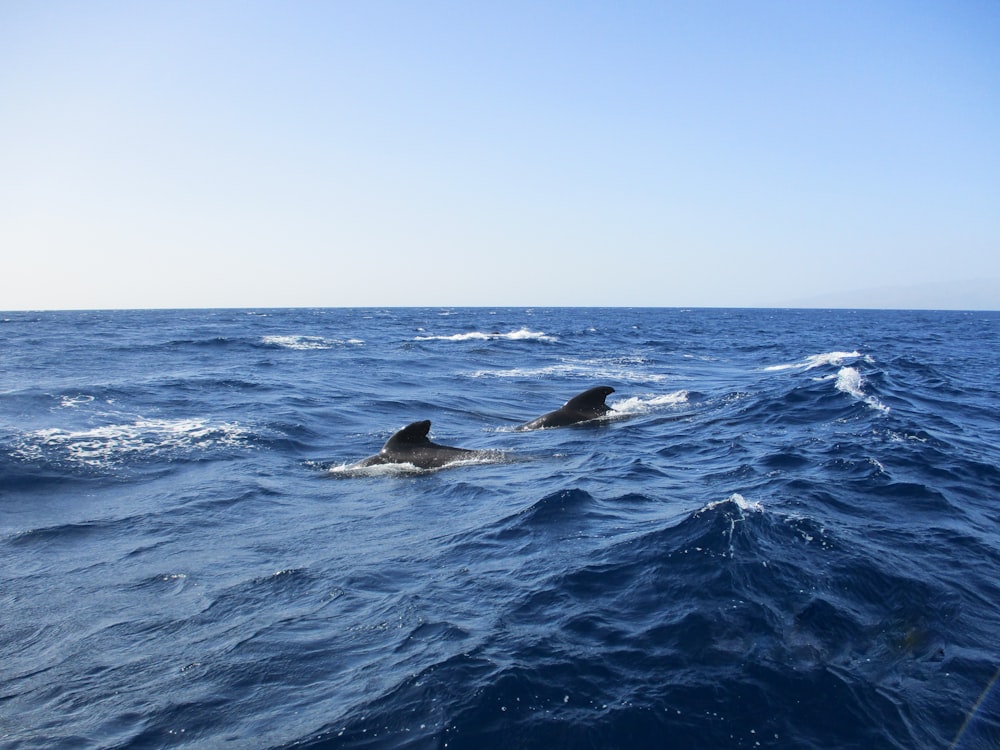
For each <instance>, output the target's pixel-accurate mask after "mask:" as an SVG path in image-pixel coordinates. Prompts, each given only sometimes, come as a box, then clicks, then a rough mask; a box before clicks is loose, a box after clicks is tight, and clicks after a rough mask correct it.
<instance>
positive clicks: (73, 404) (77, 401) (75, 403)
mask: <svg viewBox="0 0 1000 750" xmlns="http://www.w3.org/2000/svg"><path fill="white" fill-rule="evenodd" d="M60 398H61V399H62V401H61V402H60V404H59V406H60V407H62V408H63V409H76V408H77V407H79V406H80V405H81V404H89V403H90V402H91V401H93V400H94V397H93V396H88V395H87V394H85V393H78V394H77V395H75V396H60Z"/></svg>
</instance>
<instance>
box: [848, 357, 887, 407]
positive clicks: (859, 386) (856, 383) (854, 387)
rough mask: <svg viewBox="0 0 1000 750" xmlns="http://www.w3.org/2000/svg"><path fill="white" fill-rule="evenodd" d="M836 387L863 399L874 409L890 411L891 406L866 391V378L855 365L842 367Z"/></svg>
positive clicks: (860, 399)
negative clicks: (864, 378)
mask: <svg viewBox="0 0 1000 750" xmlns="http://www.w3.org/2000/svg"><path fill="white" fill-rule="evenodd" d="M835 387H836V389H837V390H838V391H840V392H841V393H846V394H848V395H850V396H853V397H854V398H856V399H858V400H859V401H863V402H864V403H866V404H867V405H868V406H870V407H871V408H872V409H876V410H877V411H880V412H882V413H883V414H885V413H888V411H889V407H888V406H886V405H885V404H883V403H882V402H881V401H879V400H878V399H877V398H876V397H875V396H869V395H868V394H866V393H865V391H864V380H863V378H862V377H861V373H860V372H858V371H857V370H856V369H855V368H853V367H841V368H840V370H839V371H838V372H837V383H836V386H835Z"/></svg>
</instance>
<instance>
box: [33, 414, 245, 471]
mask: <svg viewBox="0 0 1000 750" xmlns="http://www.w3.org/2000/svg"><path fill="white" fill-rule="evenodd" d="M249 436H250V433H249V431H248V430H246V429H245V428H243V427H241V426H240V425H239V424H237V423H235V422H223V423H212V422H210V421H209V420H206V419H138V420H136V421H134V422H130V423H128V424H111V425H104V426H102V427H94V428H91V429H86V430H76V431H74V430H63V429H59V428H49V429H42V430H34V431H32V432H27V433H25V434H24V435H22V436H21V438H20V439H19V441H18V443H19V444H18V446H17V447H16V449H15V451H14V454H15V455H16V456H18V457H19V458H22V459H25V460H29V461H31V460H39V459H43V458H45V457H47V456H52V454H53V453H55V455H56V457H58V458H62V459H64V460H67V461H70V462H71V463H76V464H82V465H86V466H111V465H115V464H119V463H121V462H122V461H125V460H127V459H129V458H134V457H144V456H146V457H148V456H155V455H157V454H160V453H162V452H168V451H174V450H182V451H190V450H206V449H211V448H218V447H233V446H244V445H246V442H247V439H248V438H249Z"/></svg>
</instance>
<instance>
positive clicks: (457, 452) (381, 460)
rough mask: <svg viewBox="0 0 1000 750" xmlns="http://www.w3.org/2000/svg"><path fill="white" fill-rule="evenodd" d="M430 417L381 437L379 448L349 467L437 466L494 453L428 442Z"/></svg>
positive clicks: (430, 467)
mask: <svg viewBox="0 0 1000 750" xmlns="http://www.w3.org/2000/svg"><path fill="white" fill-rule="evenodd" d="M430 429H431V421H430V420H429V419H425V420H423V421H421V422H414V423H413V424H408V425H406V427H404V428H403V429H401V430H399V431H398V432H396V433H395V434H393V436H392V437H390V438H389V439H388V440H386V441H385V445H383V446H382V450H380V451H379V452H378V453H376V454H375V455H374V456H369V457H368V458H364V459H362V460H360V461H358V462H357V463H355V464H352V465H351V467H350V468H359V469H360V468H364V467H366V466H379V465H381V464H412V465H413V466H416V467H417V468H418V469H437V468H439V467H441V466H444V465H446V464H451V463H455V462H456V461H467V460H469V459H475V458H482V457H485V456H491V455H495V453H496V452H495V451H476V450H468V449H466V448H452V447H450V446H447V445H438V444H437V443H432V442H431V441H430V440H429V439H428V438H427V433H428V432H430Z"/></svg>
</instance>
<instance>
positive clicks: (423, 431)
mask: <svg viewBox="0 0 1000 750" xmlns="http://www.w3.org/2000/svg"><path fill="white" fill-rule="evenodd" d="M430 431H431V420H429V419H425V420H423V421H421V422H414V423H413V424H408V425H406V427H404V428H403V429H401V430H400V431H399V432H397V433H395V434H394V435H393V436H392V437H391V438H389V439H388V440H386V441H385V446H384V447H383V450H385V448H391V447H392V446H394V445H422V444H423V443H427V442H430V441H429V440H428V439H427V433H428V432H430Z"/></svg>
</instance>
